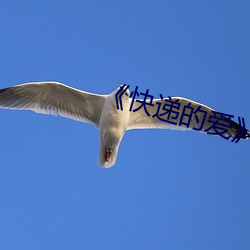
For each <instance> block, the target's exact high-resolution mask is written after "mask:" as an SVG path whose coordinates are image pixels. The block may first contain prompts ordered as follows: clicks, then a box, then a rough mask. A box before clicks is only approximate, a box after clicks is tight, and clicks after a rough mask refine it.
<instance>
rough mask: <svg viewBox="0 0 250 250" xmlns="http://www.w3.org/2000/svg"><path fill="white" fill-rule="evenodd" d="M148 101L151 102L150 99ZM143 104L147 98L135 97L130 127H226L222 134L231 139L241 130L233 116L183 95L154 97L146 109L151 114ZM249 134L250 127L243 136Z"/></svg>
mask: <svg viewBox="0 0 250 250" xmlns="http://www.w3.org/2000/svg"><path fill="white" fill-rule="evenodd" d="M131 101H132V100H131ZM138 101H139V102H138ZM147 102H148V103H150V102H149V101H147ZM142 104H143V100H134V103H133V108H132V110H131V114H130V121H129V125H128V128H127V129H128V130H131V129H150V128H162V129H173V130H192V129H193V130H196V131H200V132H208V133H212V134H213V133H214V134H215V133H217V132H218V131H219V132H222V131H223V127H224V129H225V130H226V132H225V133H222V135H223V136H225V137H227V138H229V137H235V136H236V135H237V134H238V133H239V131H240V129H241V128H240V126H239V124H238V123H236V122H234V121H232V120H230V117H226V116H225V115H222V113H219V112H216V111H215V110H214V109H212V108H210V107H208V106H205V105H204V104H201V103H198V102H195V101H192V100H189V99H186V98H183V97H170V98H166V99H154V100H153V101H152V106H150V105H147V104H146V105H145V109H146V110H147V112H148V114H149V115H150V116H148V115H147V113H146V111H145V109H144V106H142V107H141V105H142ZM164 105H165V106H164ZM171 105H172V112H170V111H169V110H171ZM183 114H184V115H183ZM220 114H221V115H220ZM217 118H218V121H219V123H220V124H223V125H220V124H215V123H216V119H217ZM213 125H214V126H213ZM230 125H231V127H230ZM218 126H220V127H222V130H220V129H217V132H216V131H215V129H214V128H216V127H218ZM227 126H229V127H227ZM248 137H250V132H249V131H248V130H246V132H245V134H244V135H243V136H242V138H243V139H246V138H248Z"/></svg>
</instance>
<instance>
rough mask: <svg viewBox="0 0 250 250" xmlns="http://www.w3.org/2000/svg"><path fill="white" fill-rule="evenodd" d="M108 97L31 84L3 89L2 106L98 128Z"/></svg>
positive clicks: (0, 92) (51, 84) (53, 84)
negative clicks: (57, 116) (85, 123)
mask: <svg viewBox="0 0 250 250" xmlns="http://www.w3.org/2000/svg"><path fill="white" fill-rule="evenodd" d="M105 100H106V96H105V95H97V94H92V93H88V92H84V91H81V90H78V89H74V88H71V87H69V86H66V85H64V84H61V83H58V82H32V83H25V84H21V85H17V86H14V87H10V88H5V89H0V107H1V108H7V109H24V110H32V111H35V112H37V113H42V114H51V115H60V116H63V117H67V118H70V119H74V120H77V121H81V122H88V123H91V124H93V125H95V126H97V127H98V125H99V119H100V115H101V112H102V109H103V105H104V102H105Z"/></svg>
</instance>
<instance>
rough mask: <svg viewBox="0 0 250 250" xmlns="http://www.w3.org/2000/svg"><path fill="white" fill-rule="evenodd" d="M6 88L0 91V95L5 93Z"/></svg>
mask: <svg viewBox="0 0 250 250" xmlns="http://www.w3.org/2000/svg"><path fill="white" fill-rule="evenodd" d="M7 89H8V88H5V89H0V94H1V93H3V92H5V91H6V90H7Z"/></svg>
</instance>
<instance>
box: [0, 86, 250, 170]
mask: <svg viewBox="0 0 250 250" xmlns="http://www.w3.org/2000/svg"><path fill="white" fill-rule="evenodd" d="M125 86H126V85H121V86H120V87H119V88H117V89H116V90H115V91H114V92H112V93H111V94H109V95H98V94H93V93H88V92H85V91H81V90H78V89H75V88H72V87H69V86H66V85H64V84H61V83H59V82H32V83H25V84H20V85H17V86H14V87H10V88H4V89H0V107H1V108H8V109H24V110H32V111H35V112H37V113H42V114H51V115H60V116H63V117H67V118H71V119H74V120H77V121H81V122H87V123H91V124H93V125H94V126H95V127H97V128H98V129H99V130H100V150H99V157H98V164H99V165H100V166H103V167H105V168H109V167H112V166H113V165H114V164H115V162H116V158H117V153H118V149H119V145H120V143H121V140H122V138H123V136H124V134H125V132H126V131H127V130H131V129H149V128H162V129H174V130H192V129H194V130H197V131H200V132H204V131H205V130H208V129H209V128H210V127H211V126H212V124H213V123H212V120H211V119H212V118H211V119H210V118H209V117H210V116H212V115H214V110H213V109H212V108H209V107H207V106H205V105H203V104H201V103H198V102H195V101H192V100H189V99H185V98H182V97H172V98H169V99H168V100H171V101H172V102H175V105H177V104H178V105H179V109H178V112H179V114H181V113H182V112H183V111H185V112H186V110H188V109H190V110H191V108H193V110H195V111H196V114H195V112H193V113H192V116H188V114H187V113H185V112H184V113H185V114H186V115H184V116H183V117H182V118H181V115H178V116H177V112H174V111H173V114H172V115H170V112H167V109H166V107H165V109H164V108H163V110H164V111H165V113H164V112H162V111H161V113H160V112H159V110H160V107H161V105H162V106H164V104H166V101H167V99H154V100H152V102H151V105H150V102H148V100H147V103H148V104H146V105H145V107H144V106H141V105H142V104H143V100H134V101H133V99H132V98H130V92H129V89H128V88H127V89H126V88H125ZM118 91H120V92H119V93H121V91H122V92H123V94H122V93H121V94H122V96H121V101H122V110H121V107H119V106H118V107H117V99H116V98H117V93H118ZM189 103H190V104H189ZM118 104H119V103H118ZM131 104H133V106H132V108H133V109H132V110H131V111H130V110H129V109H130V107H131ZM144 104H145V103H144ZM140 107H141V108H140ZM144 108H146V110H147V112H148V113H149V114H150V116H148V115H147V113H146V111H145V109H144ZM136 109H138V110H136ZM190 112H191V111H190ZM205 113H207V115H206V116H205ZM156 114H158V115H156ZM209 119H210V120H209ZM222 119H223V120H222V121H220V122H221V123H223V124H225V125H226V124H228V122H231V127H230V128H228V129H227V131H226V132H225V133H222V135H223V136H225V137H228V138H229V137H233V138H234V137H235V136H237V135H238V134H239V131H241V126H240V125H239V124H238V123H236V122H234V121H232V120H230V119H227V118H226V117H223V118H222ZM166 121H168V122H166ZM188 121H190V124H189V126H187V123H188ZM170 122H172V123H170ZM202 122H204V124H203V126H202ZM175 123H176V124H175ZM209 132H212V133H213V132H214V133H215V132H216V131H215V129H214V128H211V131H209ZM241 136H242V138H243V139H246V138H248V137H250V132H249V131H248V130H245V131H244V133H243V134H242V135H241Z"/></svg>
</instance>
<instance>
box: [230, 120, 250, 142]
mask: <svg viewBox="0 0 250 250" xmlns="http://www.w3.org/2000/svg"><path fill="white" fill-rule="evenodd" d="M232 129H234V130H235V131H237V133H238V132H239V131H240V130H241V129H242V128H241V127H240V125H239V124H238V123H237V122H235V121H233V124H232ZM245 131H246V132H245V133H244V134H243V135H241V139H248V138H250V131H249V130H247V129H245Z"/></svg>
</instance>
